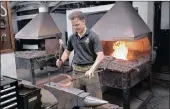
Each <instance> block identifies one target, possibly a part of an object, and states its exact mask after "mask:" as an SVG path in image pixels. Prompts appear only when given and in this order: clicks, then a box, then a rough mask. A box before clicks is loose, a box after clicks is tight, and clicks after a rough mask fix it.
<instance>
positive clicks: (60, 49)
mask: <svg viewBox="0 0 170 109" xmlns="http://www.w3.org/2000/svg"><path fill="white" fill-rule="evenodd" d="M61 51H62V45H61V44H60V48H59V60H61Z"/></svg>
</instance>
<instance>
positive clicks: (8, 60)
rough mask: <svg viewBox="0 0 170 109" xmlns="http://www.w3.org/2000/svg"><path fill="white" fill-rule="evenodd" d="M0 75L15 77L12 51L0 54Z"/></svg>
mask: <svg viewBox="0 0 170 109" xmlns="http://www.w3.org/2000/svg"><path fill="white" fill-rule="evenodd" d="M1 75H5V76H10V77H13V78H17V73H16V63H15V55H14V52H12V53H5V54H1Z"/></svg>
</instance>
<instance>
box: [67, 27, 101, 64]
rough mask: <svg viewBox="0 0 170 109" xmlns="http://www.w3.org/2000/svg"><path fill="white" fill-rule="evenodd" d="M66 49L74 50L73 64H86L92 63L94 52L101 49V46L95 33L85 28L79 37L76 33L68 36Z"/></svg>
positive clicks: (94, 58) (94, 57) (94, 56)
mask: <svg viewBox="0 0 170 109" xmlns="http://www.w3.org/2000/svg"><path fill="white" fill-rule="evenodd" d="M67 50H68V51H72V50H74V57H73V64H76V65H80V66H84V65H85V66H86V65H92V64H93V63H94V61H95V60H96V57H97V55H96V53H97V52H100V51H103V48H102V45H101V42H100V40H99V37H98V36H97V34H96V33H94V32H93V31H91V30H90V29H88V28H87V30H86V32H85V34H84V35H83V36H82V37H79V36H78V34H77V33H73V34H72V35H71V36H70V37H69V39H68V42H67Z"/></svg>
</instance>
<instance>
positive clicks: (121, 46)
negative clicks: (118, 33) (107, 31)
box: [112, 41, 128, 60]
mask: <svg viewBox="0 0 170 109" xmlns="http://www.w3.org/2000/svg"><path fill="white" fill-rule="evenodd" d="M113 49H114V52H113V54H112V56H113V57H115V58H116V59H123V60H127V55H128V48H127V47H126V44H125V42H123V41H117V42H115V43H114V45H113Z"/></svg>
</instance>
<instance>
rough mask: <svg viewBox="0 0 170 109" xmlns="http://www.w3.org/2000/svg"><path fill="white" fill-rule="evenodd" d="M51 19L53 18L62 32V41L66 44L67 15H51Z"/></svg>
mask: <svg viewBox="0 0 170 109" xmlns="http://www.w3.org/2000/svg"><path fill="white" fill-rule="evenodd" d="M51 17H52V18H53V20H54V22H55V23H56V25H57V26H58V28H59V29H60V31H61V32H62V36H63V38H62V39H63V41H64V42H65V31H66V14H60V13H51Z"/></svg>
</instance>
